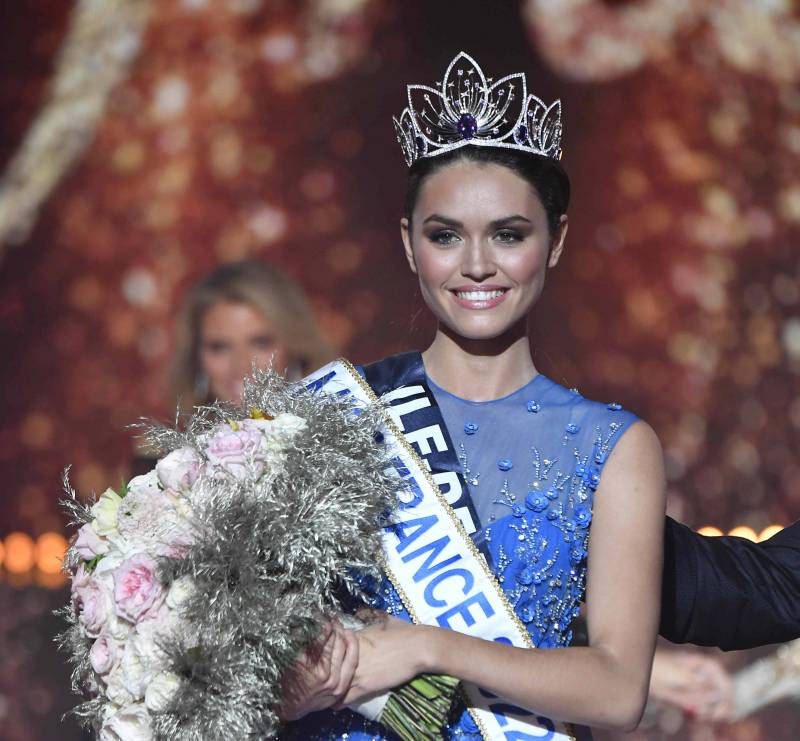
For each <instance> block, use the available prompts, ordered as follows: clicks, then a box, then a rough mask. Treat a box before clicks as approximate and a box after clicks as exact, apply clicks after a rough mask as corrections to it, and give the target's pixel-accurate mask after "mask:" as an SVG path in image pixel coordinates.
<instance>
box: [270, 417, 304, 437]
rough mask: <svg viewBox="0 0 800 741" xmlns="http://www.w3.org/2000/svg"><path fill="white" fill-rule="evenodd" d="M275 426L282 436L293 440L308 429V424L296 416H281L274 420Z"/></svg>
mask: <svg viewBox="0 0 800 741" xmlns="http://www.w3.org/2000/svg"><path fill="white" fill-rule="evenodd" d="M273 425H274V426H275V427H276V428H277V430H278V431H279V434H280V435H281V436H283V437H288V438H292V437H294V436H295V435H297V434H298V433H300V432H302V431H303V430H305V429H306V428H307V427H308V422H306V421H305V420H304V419H303V418H302V417H298V416H297V415H295V414H279V415H278V416H277V417H275V419H274V420H273Z"/></svg>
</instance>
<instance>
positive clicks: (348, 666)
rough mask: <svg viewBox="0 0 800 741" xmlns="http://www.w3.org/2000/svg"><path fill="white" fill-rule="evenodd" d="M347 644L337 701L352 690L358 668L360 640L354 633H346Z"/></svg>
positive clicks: (336, 693)
mask: <svg viewBox="0 0 800 741" xmlns="http://www.w3.org/2000/svg"><path fill="white" fill-rule="evenodd" d="M345 644H346V650H345V654H344V659H343V660H342V665H341V668H340V671H339V684H338V685H337V687H336V689H335V690H334V695H335V696H336V699H337V700H342V699H343V698H344V696H345V694H346V693H347V691H348V690H349V689H350V685H351V684H352V682H353V677H354V676H355V673H356V668H357V667H358V638H356V634H355V633H354V632H353V631H351V630H346V631H345Z"/></svg>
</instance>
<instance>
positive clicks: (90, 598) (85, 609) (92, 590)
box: [72, 578, 112, 638]
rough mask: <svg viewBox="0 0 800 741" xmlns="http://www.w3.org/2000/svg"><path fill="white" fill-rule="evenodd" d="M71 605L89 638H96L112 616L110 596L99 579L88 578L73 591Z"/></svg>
mask: <svg viewBox="0 0 800 741" xmlns="http://www.w3.org/2000/svg"><path fill="white" fill-rule="evenodd" d="M72 604H73V607H74V608H75V612H77V613H78V621H79V622H80V624H81V625H82V626H83V629H84V630H85V631H86V635H88V636H89V637H90V638H97V636H99V635H100V633H101V632H102V631H103V628H104V627H105V625H106V623H107V622H108V619H109V617H110V616H111V614H112V601H111V594H110V592H109V591H108V589H107V588H106V586H105V584H103V582H101V581H100V580H99V579H94V578H89V579H88V580H87V581H86V583H85V584H83V585H82V586H79V587H78V588H77V589H73V594H72Z"/></svg>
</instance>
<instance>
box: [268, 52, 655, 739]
mask: <svg viewBox="0 0 800 741" xmlns="http://www.w3.org/2000/svg"><path fill="white" fill-rule="evenodd" d="M408 103H409V105H408V108H406V109H405V110H404V111H403V114H402V115H401V117H400V118H399V119H397V120H395V125H396V128H397V132H398V139H399V142H400V144H401V147H402V149H403V152H404V154H405V156H406V159H407V162H408V164H409V166H410V174H409V185H408V195H407V199H406V205H405V215H404V217H403V218H402V220H401V234H402V240H403V244H404V246H405V253H406V257H407V259H408V263H409V266H410V268H411V271H412V272H413V273H415V274H416V275H417V277H418V279H419V282H420V287H421V291H422V295H423V297H424V300H425V303H426V304H427V306H428V307H429V309H430V310H431V311H432V312H433V313H434V315H435V316H436V319H437V320H438V327H437V330H436V334H435V337H434V339H433V342H432V343H431V345H430V346H429V347H428V348H427V349H426V350H425V351H424V352H422V353H408V354H405V355H399V356H394V357H390V358H386V359H384V360H382V361H379V362H377V363H374V364H372V365H368V366H365V367H363V368H360V369H358V373H355V372H353V373H352V375H353V376H357V377H354V378H352V379H347V380H346V382H345V385H346V384H347V383H349V384H350V385H351V386H352V387H353V388H354V389H355V388H357V387H358V386H359V384H360V385H361V386H364V387H365V386H366V385H368V386H369V389H370V392H371V393H373V394H374V395H376V396H380V397H382V398H384V399H385V400H387V401H388V402H389V403H390V404H391V406H390V407H389V408H388V411H387V416H388V417H389V418H390V420H389V425H388V427H389V429H390V430H391V429H393V430H395V432H396V434H397V436H398V438H399V439H400V443H401V445H400V446H399V449H402V450H405V451H406V452H405V453H403V455H406V454H407V456H408V460H406V459H405V458H404V459H403V461H404V464H405V466H406V469H404V470H407V472H409V471H410V473H408V476H409V477H410V480H411V481H412V486H411V492H412V493H411V495H409V496H410V498H409V500H408V501H404V503H403V505H401V508H400V515H399V521H398V522H397V523H396V524H394V525H393V526H392V527H391V528H389V529H388V530H390V532H389V533H388V535H387V536H386V537H385V538H384V545H385V551H386V573H387V578H386V579H385V580H384V582H383V583H382V584H381V585H380V586H379V587H377V588H376V589H375V590H374V592H373V599H372V604H371V607H372V608H373V613H372V616H373V617H375V616H376V615H380V618H379V619H376V620H375V621H374V623H373V624H372V625H370V627H368V628H366V629H364V630H362V631H359V632H357V633H351V632H350V631H347V630H345V629H344V628H342V627H341V626H340V625H338V624H336V625H333V626H331V628H330V629H329V630H328V631H327V632H326V634H325V635H324V636H323V637H322V638H321V639H320V645H319V650H318V651H316V653H315V654H314V655H313V657H312V656H306V657H304V659H303V660H302V661H301V662H298V664H297V665H295V666H294V667H293V668H292V669H291V670H290V672H289V674H288V675H287V676H288V677H289V679H290V680H291V681H289V679H287V681H286V684H285V686H286V688H287V689H286V691H285V695H284V701H283V707H282V713H283V717H284V718H285V719H286V720H287V723H286V726H285V733H284V735H283V736H282V738H292V739H348V740H349V741H362V740H366V739H394V738H396V737H395V736H394V735H393V734H392V733H391V732H390V731H388V730H387V729H386V728H384V727H383V726H382V725H381V724H379V723H377V722H373V721H369V720H367V719H366V718H365V717H363V716H362V715H359V714H357V713H355V712H353V711H352V710H350V709H349V707H348V706H352V705H353V704H357V703H361V702H363V701H365V700H368V699H369V698H372V697H376V696H379V695H381V694H382V693H384V692H385V691H387V690H389V689H391V688H393V687H396V686H399V685H402V684H404V683H406V682H408V681H409V680H410V679H411V678H413V677H414V676H416V675H418V674H423V673H435V674H447V675H450V676H453V677H456V678H457V679H459V680H460V681H461V688H462V690H463V692H461V693H460V695H459V696H458V698H457V700H456V701H455V703H454V706H453V711H452V715H451V718H450V721H449V723H448V725H447V727H446V728H445V729H443V732H442V733H443V735H442V737H443V738H448V739H465V740H466V739H468V740H470V741H472V740H477V739H480V738H484V739H508V740H515V741H525V740H527V739H545V738H549V739H568V738H576V735H577V734H582V733H584V731H583V730H581V729H580V728H578V729H576V727H575V725H573V724H580V725H583V726H600V727H612V728H619V729H623V730H631V729H633V728H634V727H635V726H636V725H637V723H638V721H639V718H640V716H641V713H642V710H643V708H644V704H645V700H646V698H647V689H648V680H649V675H650V667H651V663H652V658H653V651H654V647H655V639H656V631H657V625H658V615H659V591H660V584H661V578H660V575H661V560H662V542H661V541H662V531H663V522H664V519H663V518H664V489H665V484H664V475H663V463H662V456H661V450H660V446H659V443H658V440H657V438H656V436H655V434H654V433H653V431H652V430H651V428H650V427H649V426H648V425H647V424H645V423H644V422H642V421H640V420H638V419H637V418H636V417H635V416H634V415H633V414H631V413H629V412H627V411H625V410H623V409H622V408H621V407H620V405H619V404H616V403H611V404H605V403H597V402H594V401H590V400H588V399H585V398H584V397H583V396H581V395H580V394H579V393H578V391H577V390H575V389H567V388H564V387H562V386H560V385H559V384H557V383H555V382H554V381H552V380H550V379H549V378H547V377H545V376H544V375H542V374H541V373H539V371H538V370H537V369H536V367H535V365H534V363H533V360H532V352H531V347H530V342H529V338H528V317H529V314H530V312H531V310H532V309H533V307H534V306H535V304H536V302H537V300H538V299H539V297H540V295H541V293H542V289H543V287H544V283H545V277H546V273H547V270H548V269H552V268H554V267H555V266H556V265H557V264H558V262H559V260H560V259H561V257H562V253H563V250H564V244H565V238H566V235H567V225H568V219H567V215H566V211H567V205H568V200H569V180H568V178H567V175H566V174H565V172H564V170H563V169H562V167H561V165H560V164H559V158H560V139H561V107H560V102H558V101H557V102H556V103H554V104H552V105H550V106H546V105H545V104H543V103H542V102H541V101H540V100H539V99H538V98H537V97H536V96H534V95H532V94H529V93H528V92H527V88H526V81H525V77H524V75H522V74H514V75H509V76H507V77H504V78H502V79H500V80H498V81H496V82H494V81H492V80H491V79H487V78H486V77H485V76H484V74H483V72H482V70H481V69H480V67H479V66H478V65H477V63H476V62H475V61H474V60H473V59H472V58H471V57H469V56H468V55H466V54H464V53H461V54H459V55H458V56H457V57H456V58H455V59H454V60H453V62H452V63H451V64H450V66H449V68H448V69H447V72H446V74H445V76H444V79H443V81H442V82H441V83H438V84H437V86H436V87H435V88H434V87H427V86H422V85H411V86H409V88H408ZM347 370H348V369H347V367H345V366H344V365H341V364H340V365H339V366H338V367H335V368H333V369H331V367H330V366H329V367H327V368H326V369H323V371H322V372H320V373H318V374H316V375H315V376H314V377H313V378H312V381H313V383H315V384H317V385H318V386H319V385H324V384H325V383H327V382H328V381H329V380H330V379H331V378H333V377H334V376H336V374H337V373H339V374H340V375H341V374H342V373H345V374H346V371H347ZM350 371H351V372H352V371H353V368H352V366H350ZM364 382H366V384H365V383H364ZM415 472H416V473H415ZM590 530H591V534H592V537H591V541H590V539H589V533H590ZM584 600H585V602H586V605H587V621H588V634H589V645H588V646H585V647H572V646H570V642H571V631H570V623H571V622H572V620H573V618H574V616H576V615H577V613H578V607H579V603H580V602H582V601H584Z"/></svg>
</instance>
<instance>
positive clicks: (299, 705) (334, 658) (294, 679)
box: [278, 620, 359, 721]
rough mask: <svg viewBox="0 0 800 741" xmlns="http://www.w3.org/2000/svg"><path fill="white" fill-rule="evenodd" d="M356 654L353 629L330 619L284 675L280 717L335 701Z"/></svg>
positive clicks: (350, 675)
mask: <svg viewBox="0 0 800 741" xmlns="http://www.w3.org/2000/svg"><path fill="white" fill-rule="evenodd" d="M358 657H359V642H358V641H357V640H356V638H355V635H354V634H353V632H352V631H350V630H345V629H344V628H343V627H342V626H341V624H340V623H339V621H338V620H331V621H330V622H329V623H328V624H327V625H326V626H325V628H324V629H323V631H322V633H321V635H320V637H319V639H318V640H317V642H316V643H315V644H314V645H313V646H310V647H309V648H308V649H306V651H305V652H304V653H303V655H302V656H301V657H300V658H299V659H298V660H297V661H296V662H295V664H294V665H293V666H292V667H291V668H290V669H289V670H288V671H287V672H286V674H285V675H284V677H283V682H282V688H283V693H282V699H281V707H280V710H279V712H278V714H279V715H280V717H281V719H282V720H287V721H289V720H297V719H298V718H302V717H303V716H304V715H307V714H308V713H313V712H315V711H317V710H324V709H325V708H329V707H331V706H333V705H338V704H339V703H340V702H341V701H342V699H343V698H344V696H345V694H346V693H347V691H348V689H349V688H350V684H351V682H352V681H353V674H354V672H355V670H356V666H358V660H359V659H358Z"/></svg>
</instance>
